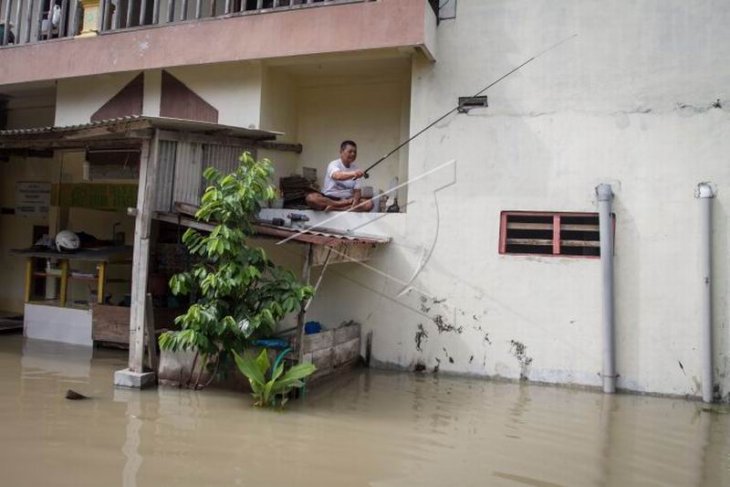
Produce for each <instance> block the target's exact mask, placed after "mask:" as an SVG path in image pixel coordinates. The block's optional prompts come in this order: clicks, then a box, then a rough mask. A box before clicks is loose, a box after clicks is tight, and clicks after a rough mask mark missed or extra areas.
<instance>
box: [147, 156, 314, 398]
mask: <svg viewBox="0 0 730 487" xmlns="http://www.w3.org/2000/svg"><path fill="white" fill-rule="evenodd" d="M240 161H241V164H240V165H239V167H238V168H237V169H236V170H235V171H234V172H233V173H231V174H228V175H223V174H221V173H220V171H218V170H217V169H215V168H208V169H206V170H205V172H204V173H203V175H204V177H205V179H206V180H207V181H208V182H209V186H208V187H207V189H206V190H205V193H204V194H203V197H202V198H201V206H200V209H199V210H198V211H197V213H196V214H195V218H196V219H197V220H199V221H202V222H208V223H214V224H215V225H216V226H215V227H214V228H213V230H212V231H211V232H210V233H207V232H202V231H199V230H195V229H193V228H189V229H188V230H186V231H185V233H184V234H183V237H182V240H183V243H184V244H185V246H186V247H187V250H188V252H189V253H190V254H191V255H192V256H193V257H194V258H195V259H196V260H197V263H196V264H195V265H194V266H193V267H192V269H190V270H189V271H187V272H182V273H180V274H176V275H175V276H173V277H172V279H170V288H171V290H172V292H173V294H175V295H188V296H190V297H191V302H192V303H193V304H192V305H191V306H190V307H189V308H188V310H187V312H186V313H185V314H183V315H181V316H178V317H177V318H176V320H175V323H177V324H178V325H180V328H181V330H179V331H170V332H166V333H163V334H162V335H161V336H160V340H159V341H160V348H162V349H163V350H171V351H177V350H194V351H196V352H197V353H196V361H197V358H198V355H200V356H202V357H203V359H204V360H203V362H202V363H203V365H202V366H201V369H200V371H199V372H198V377H199V376H200V372H201V371H202V368H203V367H205V366H206V365H209V364H210V362H211V359H212V358H216V367H217V364H220V363H222V362H228V361H230V358H231V353H232V352H233V351H234V350H235V351H242V350H244V348H245V347H246V345H247V343H248V341H249V340H250V339H252V338H255V337H257V336H264V335H268V334H270V333H271V332H272V331H273V329H274V328H275V326H276V324H277V323H278V322H279V321H280V320H281V319H282V318H283V317H284V316H285V315H286V314H288V313H292V312H296V311H299V310H300V308H301V306H302V304H303V303H304V302H305V301H306V300H307V299H308V298H309V297H310V296H311V295H312V289H311V287H309V286H306V285H303V284H301V283H300V282H298V280H297V278H296V277H295V276H294V274H293V273H292V272H291V271H288V270H286V269H284V268H282V267H279V266H277V265H275V264H274V263H273V262H272V261H271V260H269V259H268V257H267V255H266V253H265V252H264V250H263V249H261V248H257V247H252V246H250V245H249V244H248V240H249V238H250V237H251V236H252V235H253V234H254V229H253V223H252V222H253V219H254V218H255V216H256V214H257V213H258V211H259V210H260V207H259V203H258V202H259V201H265V200H270V199H272V198H273V197H274V194H275V192H274V188H273V187H272V186H271V184H270V183H269V179H270V177H271V175H272V173H273V168H272V166H271V163H270V162H269V161H268V160H266V159H263V160H261V161H256V160H255V159H254V158H253V157H252V156H251V155H250V154H249V153H244V154H243V155H242V156H241V159H240ZM193 368H195V364H193ZM197 382H198V381H197V380H196V387H197Z"/></svg>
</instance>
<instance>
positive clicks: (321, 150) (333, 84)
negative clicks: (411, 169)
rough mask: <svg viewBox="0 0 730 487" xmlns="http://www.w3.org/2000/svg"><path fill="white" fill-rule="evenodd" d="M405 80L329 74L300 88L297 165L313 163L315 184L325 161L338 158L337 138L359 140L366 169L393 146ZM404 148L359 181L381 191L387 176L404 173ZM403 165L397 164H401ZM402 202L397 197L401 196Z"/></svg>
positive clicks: (404, 112)
mask: <svg viewBox="0 0 730 487" xmlns="http://www.w3.org/2000/svg"><path fill="white" fill-rule="evenodd" d="M408 99H409V87H408V85H407V82H406V80H405V79H404V80H398V79H378V77H377V74H376V73H374V76H373V77H372V78H370V79H358V78H351V77H345V78H333V79H332V80H324V79H320V80H319V81H318V82H317V83H316V84H311V85H310V84H306V85H303V86H301V87H300V88H299V129H298V133H299V140H300V142H301V143H302V144H303V146H304V150H303V151H302V154H301V156H300V165H301V166H309V167H316V168H317V175H318V177H319V179H320V184H322V183H323V181H324V171H325V169H326V167H327V164H328V163H329V162H330V161H332V160H334V159H337V158H338V157H339V149H340V143H341V142H342V141H343V140H346V139H352V140H354V141H355V142H356V143H357V144H358V156H357V163H358V164H359V166H360V168H361V169H366V168H367V167H368V166H369V165H370V164H372V163H374V162H375V161H377V160H378V159H379V158H380V157H381V156H382V155H384V154H386V153H387V152H389V151H390V150H391V149H393V148H395V147H396V146H397V145H398V144H399V143H400V141H401V140H402V136H403V135H405V134H404V133H402V130H404V129H405V124H406V123H407V120H408V109H409V105H408ZM406 160H407V152H402V153H398V154H395V155H393V156H392V157H391V158H389V159H388V160H386V161H385V162H383V163H382V164H381V165H380V166H378V171H373V173H372V174H371V177H370V179H368V180H367V181H365V182H363V184H366V185H370V186H373V188H375V190H376V191H377V189H381V190H383V191H386V190H388V189H389V187H390V182H391V180H392V179H393V178H394V177H396V176H400V177H403V175H404V173H405V172H406V170H405V168H406V163H405V161H406ZM401 168H402V169H401ZM400 201H401V203H402V200H400Z"/></svg>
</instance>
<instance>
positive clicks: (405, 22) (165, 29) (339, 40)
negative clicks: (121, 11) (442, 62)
mask: <svg viewBox="0 0 730 487" xmlns="http://www.w3.org/2000/svg"><path fill="white" fill-rule="evenodd" d="M435 29H436V19H435V15H434V13H433V11H432V9H431V7H430V6H429V5H428V2H426V1H425V0H379V1H377V2H358V3H343V4H335V5H329V6H322V7H320V8H299V9H291V10H285V11H269V12H267V13H263V12H257V13H256V14H254V15H251V14H248V15H246V14H244V15H235V16H228V17H223V18H211V19H201V20H195V21H186V22H175V23H171V24H163V25H161V26H154V27H139V28H133V29H126V30H120V31H115V32H109V33H104V34H101V35H98V36H95V37H83V38H80V37H76V38H66V39H54V40H49V41H44V42H39V43H33V44H23V45H18V46H8V47H3V48H0V65H1V66H7V67H9V68H10V69H3V70H2V71H0V85H7V84H15V83H26V82H33V81H45V80H54V79H64V78H72V77H79V76H90V75H99V74H106V73H116V72H125V71H137V70H148V69H160V68H169V67H174V66H189V65H202V64H211V63H224V62H236V61H253V60H265V59H276V58H285V57H293V56H306V55H313V54H325V53H350V52H358V51H365V50H374V49H392V48H396V49H400V48H416V49H418V50H420V51H421V52H423V54H424V55H425V56H426V57H427V58H429V59H432V60H433V59H435V49H434V46H433V44H434V43H433V39H434V37H435ZM248 39H253V40H255V42H247V40H248ZM182 46H184V48H182ZM211 46H220V48H219V49H214V50H211ZM29 60H32V62H29Z"/></svg>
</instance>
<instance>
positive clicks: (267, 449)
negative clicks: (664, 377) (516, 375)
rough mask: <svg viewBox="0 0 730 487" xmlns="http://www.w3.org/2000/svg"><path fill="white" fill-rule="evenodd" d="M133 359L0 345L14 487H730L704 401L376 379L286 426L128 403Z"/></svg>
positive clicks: (313, 404)
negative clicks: (115, 382)
mask: <svg viewBox="0 0 730 487" xmlns="http://www.w3.org/2000/svg"><path fill="white" fill-rule="evenodd" d="M125 360H126V355H125V353H124V352H122V351H113V350H99V349H96V350H91V349H83V348H78V347H69V346H67V345H57V344H48V343H42V342H32V341H23V340H22V338H21V337H0V385H2V388H3V391H4V393H3V395H2V399H1V400H0V436H1V437H2V441H1V442H0V471H2V475H3V477H2V479H3V480H2V484H3V485H12V486H26V485H28V486H30V485H33V486H36V485H69V486H78V485H122V486H125V487H128V486H135V487H144V486H159V485H173V484H174V485H180V486H187V485H191V486H192V485H195V486H200V485H261V484H263V485H296V486H307V485H313V486H314V485H317V486H320V485H348V486H349V485H355V486H357V485H377V486H410V485H413V486H416V485H418V486H422V485H439V486H441V485H453V484H455V483H456V484H458V485H460V486H461V485H467V486H468V485H475V486H477V485H479V486H482V485H490V486H491V485H496V486H502V485H504V486H520V485H522V486H525V485H526V486H540V487H547V486H569V485H577V486H590V485H596V486H626V485H662V486H664V485H668V486H672V485H677V486H722V485H730V440H729V439H728V438H729V437H730V435H729V434H728V433H730V415H728V414H720V413H716V412H706V411H703V410H702V407H701V405H699V404H697V403H693V402H687V401H683V400H670V399H660V398H652V397H640V396H622V395H619V396H606V395H603V394H600V393H593V392H585V391H576V390H569V389H561V388H554V387H538V386H530V385H524V384H505V383H495V382H488V381H478V380H467V379H456V378H445V377H442V376H434V375H432V374H427V375H412V374H400V373H392V372H377V371H370V372H367V371H363V372H360V373H353V374H349V375H344V376H341V377H339V378H337V379H336V380H335V381H334V382H332V383H331V384H329V385H327V386H325V387H319V388H314V389H313V390H311V391H309V393H308V394H307V397H306V398H305V399H304V400H301V401H296V402H294V403H292V404H291V408H290V409H289V410H288V411H286V412H284V413H281V412H276V411H259V410H254V409H252V408H251V407H250V403H251V402H250V400H249V398H248V397H246V396H245V395H241V394H235V393H231V392H224V391H206V392H203V393H200V392H197V393H196V392H191V391H187V390H178V389H159V390H151V391H143V392H138V391H126V390H119V389H117V390H115V389H114V388H113V387H112V385H111V384H112V375H113V372H114V370H116V369H119V368H123V367H124V366H125ZM71 387H73V388H74V389H76V390H78V391H79V392H82V393H84V394H86V395H89V396H91V397H92V399H90V400H88V401H67V400H65V399H64V398H63V394H64V393H65V390H66V389H67V388H71Z"/></svg>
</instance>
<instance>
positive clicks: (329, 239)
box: [155, 211, 390, 246]
mask: <svg viewBox="0 0 730 487" xmlns="http://www.w3.org/2000/svg"><path fill="white" fill-rule="evenodd" d="M155 218H156V219H158V220H162V221H165V222H169V223H174V224H176V225H182V226H185V227H191V228H197V229H198V230H203V231H206V232H210V231H212V230H213V229H214V228H215V225H214V224H213V223H206V222H201V221H197V220H196V219H195V218H193V217H191V216H188V215H185V214H181V213H168V212H162V211H156V212H155ZM254 230H255V231H256V235H255V236H257V237H272V238H278V239H285V238H290V240H291V241H294V242H303V243H311V244H314V245H325V246H333V245H339V244H344V245H379V244H386V243H388V242H390V238H388V237H377V236H373V235H362V234H357V233H354V232H353V233H339V232H336V231H334V230H332V229H329V228H328V229H327V230H328V231H327V232H322V231H319V230H316V229H301V228H288V227H280V226H274V225H269V224H265V223H257V224H255V225H254Z"/></svg>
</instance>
